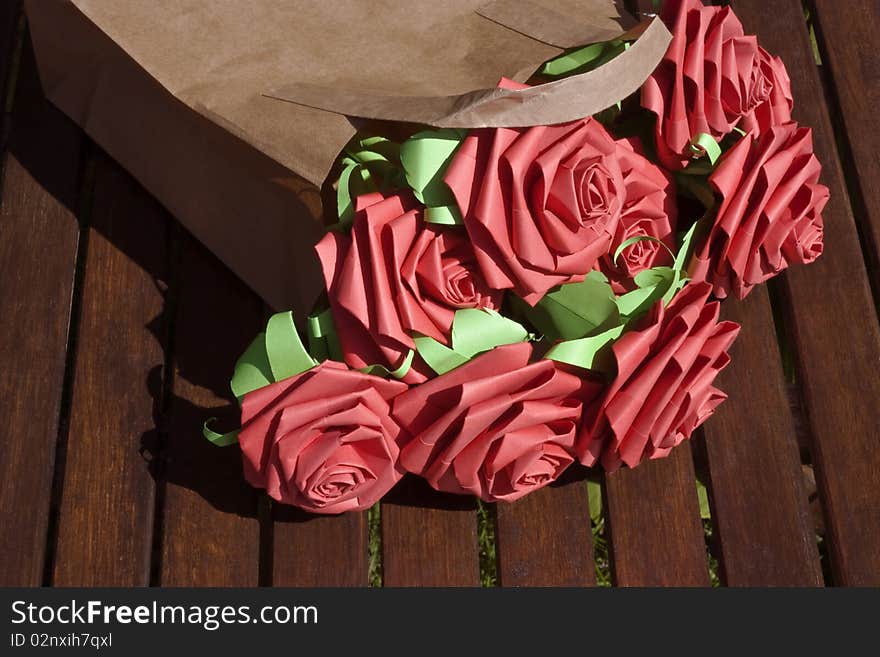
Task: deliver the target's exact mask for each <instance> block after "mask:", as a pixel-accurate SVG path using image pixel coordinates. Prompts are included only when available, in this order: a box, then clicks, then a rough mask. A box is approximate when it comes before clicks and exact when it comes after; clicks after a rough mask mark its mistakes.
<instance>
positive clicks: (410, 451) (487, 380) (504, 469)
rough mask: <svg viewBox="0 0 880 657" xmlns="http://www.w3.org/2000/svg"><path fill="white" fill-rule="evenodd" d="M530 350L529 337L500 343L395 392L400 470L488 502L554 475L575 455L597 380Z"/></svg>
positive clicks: (509, 496)
mask: <svg viewBox="0 0 880 657" xmlns="http://www.w3.org/2000/svg"><path fill="white" fill-rule="evenodd" d="M531 355H532V347H531V345H530V344H528V343H518V344H511V345H506V346H503V347H497V348H496V349H493V350H492V351H490V352H487V353H485V354H483V355H481V356H478V357H477V358H475V359H474V360H472V361H470V362H469V363H466V364H465V365H462V366H461V367H459V368H457V369H455V370H453V371H451V372H449V373H447V374H444V375H443V376H440V377H437V378H436V379H433V380H432V381H429V382H427V383H424V384H422V385H420V386H416V387H414V388H411V389H410V390H409V391H408V392H406V393H404V394H403V395H401V396H399V397H397V398H396V399H395V403H394V409H393V415H394V418H395V419H396V420H397V421H398V422H400V424H401V425H402V426H403V427H404V428H405V429H406V430H407V436H408V438H407V439H406V440H407V441H408V442H405V443H404V445H403V447H402V448H401V455H400V456H401V460H400V463H401V465H402V466H403V467H404V469H406V470H408V471H409V472H414V473H416V474H419V475H421V476H423V477H424V478H425V479H427V480H428V482H429V483H430V484H431V486H433V487H434V488H436V489H438V490H441V491H446V492H450V493H465V494H467V493H471V494H473V495H477V496H478V497H480V498H481V499H484V500H486V501H488V502H494V501H497V500H505V501H512V500H515V499H517V498H519V497H522V496H523V495H525V494H526V493H529V492H531V491H533V490H536V489H538V488H541V487H542V486H546V485H547V484H549V483H550V482H552V481H553V480H555V479H556V478H557V477H558V476H559V475H560V474H561V473H562V471H563V470H565V468H567V467H568V466H569V465H570V464H571V463H572V462H573V461H574V445H575V438H576V436H577V432H578V427H579V425H580V418H581V409H582V406H583V404H584V403H586V402H588V401H589V400H590V399H592V398H593V397H595V395H596V394H597V392H598V386H596V385H594V384H592V383H588V382H584V381H582V380H581V379H580V378H579V377H577V376H575V375H573V374H569V373H566V372H563V371H562V370H560V369H559V368H558V367H557V365H556V364H555V363H554V362H553V361H549V360H540V361H537V362H534V363H531V364H530V363H529V358H530V357H531Z"/></svg>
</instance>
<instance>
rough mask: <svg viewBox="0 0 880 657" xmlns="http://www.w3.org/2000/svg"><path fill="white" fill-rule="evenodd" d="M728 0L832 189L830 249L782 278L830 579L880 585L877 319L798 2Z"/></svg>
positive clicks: (879, 333) (874, 190)
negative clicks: (783, 74)
mask: <svg viewBox="0 0 880 657" xmlns="http://www.w3.org/2000/svg"><path fill="white" fill-rule="evenodd" d="M732 4H733V6H734V8H735V10H736V11H737V13H738V14H739V16H740V17H741V18H742V20H743V23H744V25H745V27H746V29H747V30H753V31H755V32H756V33H757V35H758V38H759V40H760V41H761V43H762V45H763V46H764V47H765V48H767V50H769V51H770V52H772V53H774V54H776V55H779V56H780V57H782V59H783V60H784V61H785V64H786V66H787V68H788V73H789V75H790V77H791V83H792V91H793V94H794V98H795V111H794V115H795V118H796V119H797V120H798V121H800V122H801V123H803V124H805V125H810V126H813V128H814V137H815V147H816V155H817V156H818V158H819V160H820V161H821V162H822V164H823V167H824V169H823V180H824V182H825V184H827V185H828V187H829V188H830V189H831V202H830V203H829V205H828V207H827V208H826V210H825V212H824V219H825V253H824V255H823V256H822V257H821V258H819V259H818V260H817V261H816V262H815V263H813V264H812V265H810V266H808V267H795V268H792V269H790V270H789V271H788V273H787V274H786V275H785V279H784V280H785V282H786V285H787V291H788V297H789V299H790V302H791V308H790V313H791V321H790V325H791V326H792V332H793V335H792V337H793V340H794V345H795V352H796V356H797V362H798V374H799V384H800V388H801V391H802V393H803V398H804V407H805V409H806V413H807V416H808V418H809V422H810V427H811V430H812V435H813V440H812V453H813V458H814V461H815V467H816V476H817V483H818V486H819V490H820V494H821V496H822V501H823V506H824V508H825V512H826V527H827V531H828V534H827V538H828V542H829V547H830V554H831V563H832V568H833V574H834V580H835V583H838V584H861V585H868V584H880V521H878V519H880V450H878V449H877V435H878V431H877V427H878V426H880V404H878V403H877V400H878V399H880V376H877V363H880V328H878V323H877V315H876V312H875V310H874V301H873V299H872V297H871V291H870V289H869V285H868V279H867V275H866V271H865V265H864V261H863V260H862V253H861V250H860V246H859V240H858V235H857V232H856V228H855V224H854V221H853V215H852V210H851V208H850V205H849V202H848V199H847V194H846V190H845V187H844V184H843V176H842V174H841V168H840V162H839V160H838V157H837V153H836V151H835V146H834V135H833V132H832V129H831V125H830V122H829V118H828V111H827V108H826V106H825V103H824V102H823V101H822V86H821V83H820V79H819V74H818V71H817V69H816V66H815V63H814V61H813V59H812V57H811V51H810V42H809V35H808V33H807V29H806V25H805V23H804V20H803V13H802V8H801V3H800V2H799V1H798V0H780V1H779V2H775V3H773V9H772V11H768V7H767V3H766V2H763V1H761V0H737V1H736V2H734V3H732ZM854 138H855V139H858V138H859V136H858V135H856V136H855V137H854ZM867 191H868V192H870V193H877V191H878V190H877V186H876V185H874V186H873V188H872V189H870V190H867Z"/></svg>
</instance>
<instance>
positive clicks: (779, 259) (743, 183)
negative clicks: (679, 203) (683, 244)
mask: <svg viewBox="0 0 880 657" xmlns="http://www.w3.org/2000/svg"><path fill="white" fill-rule="evenodd" d="M821 169H822V167H821V166H820V164H819V161H818V160H817V159H816V156H815V155H814V154H813V138H812V132H811V131H810V130H809V128H799V127H798V126H797V124H795V123H788V124H786V125H783V126H776V127H774V128H770V129H769V130H767V131H766V132H765V133H764V134H762V135H761V136H760V137H758V138H757V139H753V138H752V137H751V136H749V135H747V136H746V137H744V138H743V139H742V140H740V141H739V142H738V143H737V144H736V145H734V147H733V148H731V149H730V150H729V151H728V152H727V153H725V154H724V156H723V157H722V158H721V160H720V162H719V164H718V167H717V168H716V169H715V171H714V172H713V173H712V176H711V177H710V179H709V180H710V181H711V183H712V185H713V186H714V187H715V189H716V190H718V192H719V193H720V194H721V196H722V197H723V200H722V202H721V205H720V207H719V208H718V214H717V216H716V217H715V220H714V224H713V225H712V228H711V230H710V231H709V233H708V235H706V237H704V238H703V239H702V240H700V242H699V243H698V245H697V248H696V250H695V253H694V257H693V259H692V260H691V264H690V274H691V277H692V278H693V279H694V280H706V281H709V282H710V283H712V285H713V286H714V293H715V296H716V297H718V298H724V297H726V296H727V295H728V294H733V295H735V296H737V297H739V298H740V299H742V298H743V297H745V296H746V294H748V293H749V291H750V290H751V289H752V287H754V286H755V285H757V284H758V283H761V282H763V281H766V280H767V279H768V278H771V277H773V276H775V275H776V274H778V273H779V272H780V271H782V270H783V269H785V268H786V267H788V265H789V264H791V263H794V262H798V263H808V262H812V261H813V260H815V259H816V258H817V257H819V255H820V254H821V253H822V209H823V208H824V207H825V204H826V203H827V202H828V188H827V187H825V186H824V185H821V184H819V183H818V180H819V173H820V171H821Z"/></svg>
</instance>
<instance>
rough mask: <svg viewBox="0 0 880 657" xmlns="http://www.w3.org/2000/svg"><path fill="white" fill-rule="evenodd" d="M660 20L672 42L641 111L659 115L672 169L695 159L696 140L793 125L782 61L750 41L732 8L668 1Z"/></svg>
mask: <svg viewBox="0 0 880 657" xmlns="http://www.w3.org/2000/svg"><path fill="white" fill-rule="evenodd" d="M661 18H662V19H663V22H664V23H666V25H667V27H669V29H670V30H671V31H672V42H671V43H670V44H669V49H668V50H667V52H666V55H665V56H664V57H663V60H662V61H661V63H660V65H659V66H658V67H657V69H656V70H655V71H654V73H652V74H651V77H649V78H648V79H647V80H646V81H645V84H644V85H643V86H642V105H643V106H644V107H645V108H647V109H649V110H650V111H652V112H653V113H654V114H656V115H657V124H656V128H655V137H656V142H657V153H658V155H659V157H660V160H661V162H662V163H663V164H664V166H666V167H667V168H669V169H680V168H682V167H684V166H685V165H686V164H687V162H688V160H690V159H691V157H692V156H693V154H694V153H693V151H692V150H691V140H692V139H694V138H695V137H697V136H698V135H700V134H701V133H705V134H709V135H711V136H712V137H714V138H716V139H720V138H721V137H723V136H724V135H726V134H728V133H729V132H730V131H731V130H733V128H734V126H736V125H737V124H740V126H741V127H742V128H743V129H744V130H746V131H749V130H751V131H755V132H763V131H764V130H766V129H768V128H770V127H771V126H774V125H778V124H781V123H787V122H788V121H790V120H791V106H792V97H791V88H790V83H789V79H788V74H787V73H786V71H785V67H784V66H783V64H782V61H781V60H780V59H779V58H777V57H771V56H770V55H769V54H768V53H767V52H766V51H765V50H764V49H763V48H761V47H759V46H758V43H757V40H756V39H755V37H753V36H745V34H744V33H743V28H742V24H741V23H740V21H739V19H738V18H737V17H736V15H734V13H733V11H732V10H731V9H730V7H704V6H703V4H702V3H701V2H700V1H699V0H666V1H665V2H664V3H663V9H662V11H661Z"/></svg>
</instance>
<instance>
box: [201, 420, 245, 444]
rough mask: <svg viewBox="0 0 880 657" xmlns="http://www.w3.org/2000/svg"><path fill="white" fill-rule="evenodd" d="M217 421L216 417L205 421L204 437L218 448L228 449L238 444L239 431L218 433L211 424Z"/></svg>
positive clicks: (203, 427)
mask: <svg viewBox="0 0 880 657" xmlns="http://www.w3.org/2000/svg"><path fill="white" fill-rule="evenodd" d="M216 420H217V418H215V417H209V418H208V419H207V420H205V424H203V425H202V435H203V436H204V437H205V438H207V439H208V440H209V441H210V442H212V443H213V444H214V445H216V446H217V447H228V446H229V445H234V444H235V443H237V442H238V434H239V430H238V429H236V430H235V431H228V432H226V433H217V432H216V431H214V430H213V429H212V428H211V424H212V423H213V422H215V421H216Z"/></svg>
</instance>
